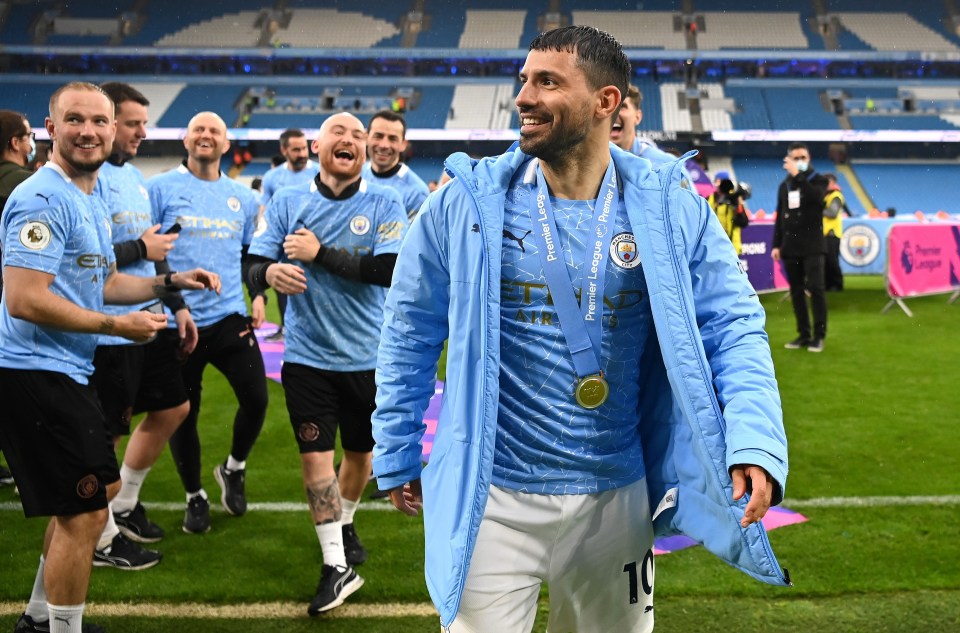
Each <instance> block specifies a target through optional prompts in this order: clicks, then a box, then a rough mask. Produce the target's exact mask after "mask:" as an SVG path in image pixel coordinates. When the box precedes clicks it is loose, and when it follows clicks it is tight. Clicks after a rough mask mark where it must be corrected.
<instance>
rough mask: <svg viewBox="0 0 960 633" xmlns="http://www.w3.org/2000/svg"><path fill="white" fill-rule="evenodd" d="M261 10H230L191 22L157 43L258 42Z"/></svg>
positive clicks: (214, 44)
mask: <svg viewBox="0 0 960 633" xmlns="http://www.w3.org/2000/svg"><path fill="white" fill-rule="evenodd" d="M258 16H259V12H256V11H240V12H239V13H227V14H225V15H221V16H218V17H215V18H211V19H209V20H204V21H202V22H198V23H196V24H191V25H190V26H187V27H185V28H182V29H180V30H179V31H177V32H175V33H171V34H170V35H166V36H164V37H162V38H160V39H159V40H157V41H156V42H155V44H154V45H155V46H180V47H194V48H198V47H214V48H242V47H252V46H256V45H257V42H259V40H260V31H261V29H260V27H258V26H255V22H256V21H257V17H258Z"/></svg>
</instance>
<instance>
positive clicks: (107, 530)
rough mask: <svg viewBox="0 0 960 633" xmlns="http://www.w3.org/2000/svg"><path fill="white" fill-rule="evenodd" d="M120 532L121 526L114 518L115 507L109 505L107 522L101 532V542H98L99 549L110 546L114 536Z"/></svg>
mask: <svg viewBox="0 0 960 633" xmlns="http://www.w3.org/2000/svg"><path fill="white" fill-rule="evenodd" d="M117 534H120V528H118V527H117V522H116V521H114V520H113V508H112V507H110V506H107V524H106V525H104V526H103V532H101V533H100V542H99V543H97V549H104V548H107V547H110V544H111V543H113V537H114V536H116V535H117Z"/></svg>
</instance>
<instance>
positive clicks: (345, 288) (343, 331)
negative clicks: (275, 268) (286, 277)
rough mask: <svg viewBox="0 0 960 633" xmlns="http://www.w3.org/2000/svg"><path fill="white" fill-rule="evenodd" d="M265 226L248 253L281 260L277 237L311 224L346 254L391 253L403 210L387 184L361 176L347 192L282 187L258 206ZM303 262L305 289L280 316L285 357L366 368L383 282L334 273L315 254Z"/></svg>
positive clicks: (335, 367)
mask: <svg viewBox="0 0 960 633" xmlns="http://www.w3.org/2000/svg"><path fill="white" fill-rule="evenodd" d="M263 218H264V223H265V224H266V227H265V228H264V230H263V231H261V232H259V233H258V234H257V236H256V237H255V238H254V240H253V244H251V245H250V254H251V255H260V256H263V257H268V258H270V259H275V260H277V261H287V260H286V258H285V256H284V253H283V241H284V239H285V238H286V236H287V235H288V234H291V233H293V232H295V231H296V230H297V229H300V228H306V229H309V230H310V231H312V232H313V233H314V234H315V235H316V236H317V239H319V240H320V243H321V244H323V245H324V246H326V247H327V248H336V249H340V250H344V251H346V252H347V253H349V254H350V255H357V256H363V255H371V254H372V255H374V256H376V255H383V254H388V253H397V252H399V250H400V243H401V242H402V241H403V237H404V235H405V234H406V229H407V214H406V212H405V211H404V209H403V203H402V201H401V200H400V195H399V194H398V193H397V192H396V191H394V190H393V189H390V188H387V187H381V186H379V185H377V184H375V183H371V182H368V181H366V180H361V181H360V187H359V189H358V191H357V192H356V193H355V194H353V195H352V196H350V197H349V198H346V199H339V200H331V199H329V198H326V197H324V196H323V195H322V194H321V193H320V192H319V191H318V190H317V185H316V183H314V182H311V183H310V184H309V185H300V186H297V187H286V188H284V189H281V190H280V191H278V192H277V194H276V195H275V196H274V197H273V199H271V201H270V204H269V205H267V209H266V211H265V212H264V216H263ZM291 263H293V264H296V265H297V266H300V267H301V268H303V270H304V272H305V274H306V277H307V291H306V292H305V293H304V294H299V295H290V297H289V300H288V303H287V311H286V313H285V316H284V343H285V347H284V354H283V360H284V362H290V363H299V364H302V365H307V366H309V367H314V368H317V369H325V370H329V371H342V372H352V371H366V370H370V369H374V368H375V367H376V365H377V346H378V344H379V341H380V327H381V326H382V325H383V302H384V299H386V296H387V289H386V288H384V287H382V286H377V285H373V284H367V283H361V282H358V281H351V280H349V279H345V278H343V277H340V276H338V275H334V274H333V273H331V272H330V271H328V270H327V269H326V268H324V267H323V266H321V265H320V264H317V263H315V262H309V263H306V262H301V261H294V262H291Z"/></svg>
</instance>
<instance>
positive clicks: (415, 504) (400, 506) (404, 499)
mask: <svg viewBox="0 0 960 633" xmlns="http://www.w3.org/2000/svg"><path fill="white" fill-rule="evenodd" d="M389 493H390V501H392V502H393V507H394V508H396V509H397V510H399V511H400V512H403V513H404V514H406V515H409V516H412V517H415V516H417V515H418V514H419V513H420V510H422V509H423V489H422V488H421V486H420V480H419V479H414V480H413V481H411V482H410V483H408V484H404V485H402V486H397V487H396V488H392V489H391V490H390V491H389Z"/></svg>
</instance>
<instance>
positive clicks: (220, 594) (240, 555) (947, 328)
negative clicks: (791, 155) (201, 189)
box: [0, 277, 960, 633]
mask: <svg viewBox="0 0 960 633" xmlns="http://www.w3.org/2000/svg"><path fill="white" fill-rule="evenodd" d="M847 283H848V290H847V291H845V292H843V293H839V294H830V295H828V301H829V303H830V324H829V334H828V337H827V343H826V351H824V352H823V353H822V354H811V353H808V352H806V351H802V350H796V351H791V350H785V349H783V343H785V342H786V341H788V340H790V339H792V338H794V336H795V333H794V324H793V314H792V311H791V309H790V304H789V302H783V303H781V302H780V301H779V299H780V294H779V293H778V294H773V295H767V296H764V297H763V302H764V305H765V306H766V308H767V311H768V324H767V327H768V331H769V333H770V339H771V346H772V349H773V356H774V362H775V365H776V369H777V377H778V380H779V382H780V388H781V393H782V398H783V407H784V415H785V424H786V427H787V434H788V438H789V440H790V460H791V464H790V465H791V469H790V479H789V482H788V486H787V497H788V498H789V499H793V500H807V499H815V498H820V497H872V496H913V495H956V494H958V490H960V457H958V455H960V450H958V449H957V446H958V444H960V442H958V440H960V426H958V415H957V410H958V404H960V396H958V395H957V394H958V393H960V391H958V389H957V384H958V379H960V370H958V364H957V361H956V359H957V358H960V336H958V335H957V331H958V325H960V304H958V305H953V306H948V305H947V304H946V297H945V296H936V297H923V298H917V299H913V300H910V302H909V305H910V308H911V309H912V310H913V311H914V313H915V316H914V317H913V318H909V317H907V316H905V315H904V314H903V313H902V312H900V311H899V309H894V310H891V311H890V312H889V313H887V314H880V309H881V308H882V307H883V306H884V305H885V303H886V295H885V294H884V292H883V290H882V282H881V280H880V279H879V278H875V277H865V278H857V277H850V278H848V279H847ZM273 303H274V302H271V305H272V304H273ZM204 386H205V389H204V402H203V411H202V413H201V422H200V425H201V433H202V436H203V446H204V484H205V485H206V487H207V489H208V490H209V491H210V492H211V494H212V495H213V493H215V492H216V491H217V487H216V484H215V483H214V482H213V479H212V476H210V470H211V469H212V467H213V465H214V464H215V463H217V462H218V461H220V460H222V459H223V457H224V456H225V455H226V451H227V450H228V447H229V434H230V426H231V424H232V418H233V412H234V406H235V403H234V399H233V397H232V394H230V392H229V389H228V388H227V387H226V385H225V383H224V381H223V380H222V379H221V378H220V376H219V374H217V373H216V371H215V370H212V371H211V372H210V373H209V374H208V375H207V378H206V381H205V385H204ZM270 397H271V404H270V409H269V414H268V419H267V423H266V425H265V426H264V430H263V434H262V435H261V438H260V441H259V442H258V444H257V447H256V448H255V449H254V452H253V455H252V456H251V457H250V460H249V462H248V464H249V466H248V468H249V474H248V492H249V497H250V500H251V502H258V501H295V502H302V500H303V493H302V491H301V484H300V472H299V461H298V457H297V454H296V449H295V446H294V442H293V439H292V437H291V433H292V432H291V430H290V427H289V423H288V422H287V418H286V411H285V408H284V404H283V393H282V389H280V387H279V386H278V385H276V384H273V383H270ZM213 496H216V495H213ZM15 499H16V497H14V496H13V494H12V491H11V489H10V488H9V487H7V488H2V489H0V501H6V502H10V501H14V500H15ZM144 499H145V501H146V502H147V503H148V507H149V503H151V502H154V503H156V502H176V503H182V501H183V493H182V490H181V488H180V485H179V480H178V479H177V477H176V473H175V471H174V468H173V465H172V462H171V460H170V457H169V453H165V454H164V456H163V457H161V459H160V461H159V462H158V464H157V466H156V467H155V468H154V471H153V472H152V473H151V475H150V478H149V479H148V481H147V485H146V488H145V492H144ZM802 512H803V513H804V514H805V515H806V516H807V517H808V518H809V519H810V521H809V522H807V523H804V524H800V525H793V526H788V527H785V528H782V529H779V530H775V531H773V532H771V533H770V538H771V541H772V543H773V547H774V549H775V551H776V552H777V554H778V556H779V558H780V561H781V563H782V564H783V565H784V566H785V567H787V568H788V569H789V570H790V572H791V575H792V577H793V581H794V583H795V586H794V587H792V588H788V589H784V588H775V587H770V586H767V585H763V584H761V583H757V582H755V581H753V580H751V579H750V578H748V577H747V576H745V575H743V574H741V573H739V572H737V571H735V570H733V569H732V568H729V567H727V566H726V565H724V564H723V563H721V562H720V561H719V560H718V559H716V558H715V557H713V556H712V555H710V554H708V553H706V552H705V551H703V549H702V548H693V549H689V550H684V551H681V552H677V553H674V554H670V555H667V556H661V557H658V558H657V584H656V593H657V600H656V612H657V616H658V617H657V631H658V633H663V632H676V633H680V632H692V631H697V632H703V633H711V632H717V633H720V632H721V631H723V632H724V633H726V632H728V631H732V630H741V629H743V630H764V631H778V632H781V631H784V632H797V633H811V632H819V631H831V632H836V633H846V632H850V633H853V632H858V633H859V632H865V631H870V632H873V631H879V632H907V631H909V632H911V633H912V632H914V631H915V632H917V633H939V632H941V631H943V632H947V631H960V563H958V561H960V522H958V520H957V519H958V517H960V509H958V507H957V506H956V505H939V506H935V505H917V506H899V507H892V506H887V507H858V506H856V505H851V506H847V507H806V508H803V509H802ZM151 517H152V518H153V519H154V520H156V521H157V522H159V523H160V524H161V525H162V526H163V527H164V528H165V529H167V534H168V535H167V538H166V539H165V540H164V542H163V543H162V548H161V549H162V550H163V552H164V556H165V558H164V561H163V563H162V564H161V565H159V566H158V567H156V568H154V569H151V570H149V571H146V572H139V573H123V572H118V571H115V570H109V569H95V570H94V573H93V580H92V582H91V588H90V601H91V602H92V603H95V604H97V605H100V604H105V603H121V602H127V603H163V604H169V605H170V617H129V616H98V617H95V618H91V619H93V620H96V621H98V622H102V623H103V624H105V625H107V626H108V630H111V631H137V632H145V633H149V632H154V631H156V632H159V631H170V630H177V631H178V632H179V633H194V632H199V631H238V630H239V631H276V630H284V631H294V632H298V631H316V630H318V627H321V628H322V630H324V631H326V632H338V631H344V632H346V631H350V632H351V633H365V632H382V631H390V632H399V633H406V632H413V631H418V632H419V631H430V632H434V631H436V630H437V629H438V622H437V619H436V618H435V617H430V616H409V617H402V618H401V617H373V616H371V617H355V616H356V612H349V611H348V610H347V609H346V607H347V606H350V607H352V606H353V605H360V606H365V607H371V608H373V607H375V606H376V605H383V604H398V603H399V604H421V603H425V602H427V601H428V597H427V592H426V588H425V585H424V581H423V530H422V522H421V521H420V520H419V519H409V518H407V517H404V516H401V515H400V514H399V513H396V512H390V511H383V512H377V511H372V510H361V511H360V512H359V514H358V517H357V526H358V529H359V531H360V533H361V535H362V536H363V539H364V541H365V542H366V544H367V546H368V548H369V550H370V551H371V558H370V561H369V562H368V563H367V564H366V565H364V566H363V567H362V568H361V571H362V573H363V575H364V577H365V578H366V581H367V582H366V585H364V587H363V588H362V589H361V590H360V591H359V592H358V593H357V594H355V595H354V596H353V597H351V598H350V600H349V601H348V605H345V607H344V609H343V610H341V613H340V614H339V615H338V613H337V612H336V611H335V612H334V613H332V614H330V616H329V617H326V618H323V620H324V621H323V622H316V621H312V620H309V619H308V618H306V617H305V615H304V612H305V607H306V603H307V601H308V600H309V599H310V597H311V595H312V591H313V589H314V587H315V584H316V581H317V576H318V573H319V565H320V552H319V547H318V545H317V541H316V536H315V534H314V531H313V529H312V525H311V522H310V519H309V516H308V515H307V513H306V512H305V511H304V512H287V513H266V512H256V511H251V512H250V513H248V515H247V516H245V517H243V518H240V519H237V518H232V517H228V516H227V515H226V514H224V513H223V512H220V511H216V512H215V513H214V516H213V530H212V531H211V532H210V533H209V534H207V535H204V536H188V535H185V534H183V533H182V532H180V529H179V526H180V521H181V518H182V514H181V512H180V511H161V510H151ZM43 527H44V522H43V521H42V520H29V521H28V520H24V519H23V518H22V515H21V514H20V513H19V512H18V511H12V510H5V511H0V603H6V604H7V605H8V606H7V611H6V612H7V613H8V615H5V616H0V630H2V629H3V628H4V627H7V628H8V630H9V628H11V627H12V623H13V621H14V619H15V617H16V616H15V615H9V614H10V613H12V611H13V610H14V609H19V608H20V607H21V605H22V604H23V603H24V602H25V600H26V598H27V596H28V594H29V591H30V587H31V584H32V581H33V576H34V573H35V570H36V562H37V554H38V550H39V547H40V540H41V536H42V532H43ZM270 602H280V603H286V604H287V605H288V606H286V607H283V608H285V609H288V611H285V612H283V614H282V616H278V617H277V618H256V619H252V618H248V619H243V620H227V619H213V618H209V617H207V618H202V617H190V616H189V614H188V613H186V612H183V611H182V607H178V605H182V604H184V603H191V604H193V603H201V604H206V605H237V604H255V603H270ZM546 614H547V603H546V601H545V600H544V601H542V604H541V607H540V615H539V617H538V621H537V625H536V627H535V630H536V631H538V632H541V631H543V630H544V629H545V623H546ZM345 615H350V616H352V617H344V616H345Z"/></svg>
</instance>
